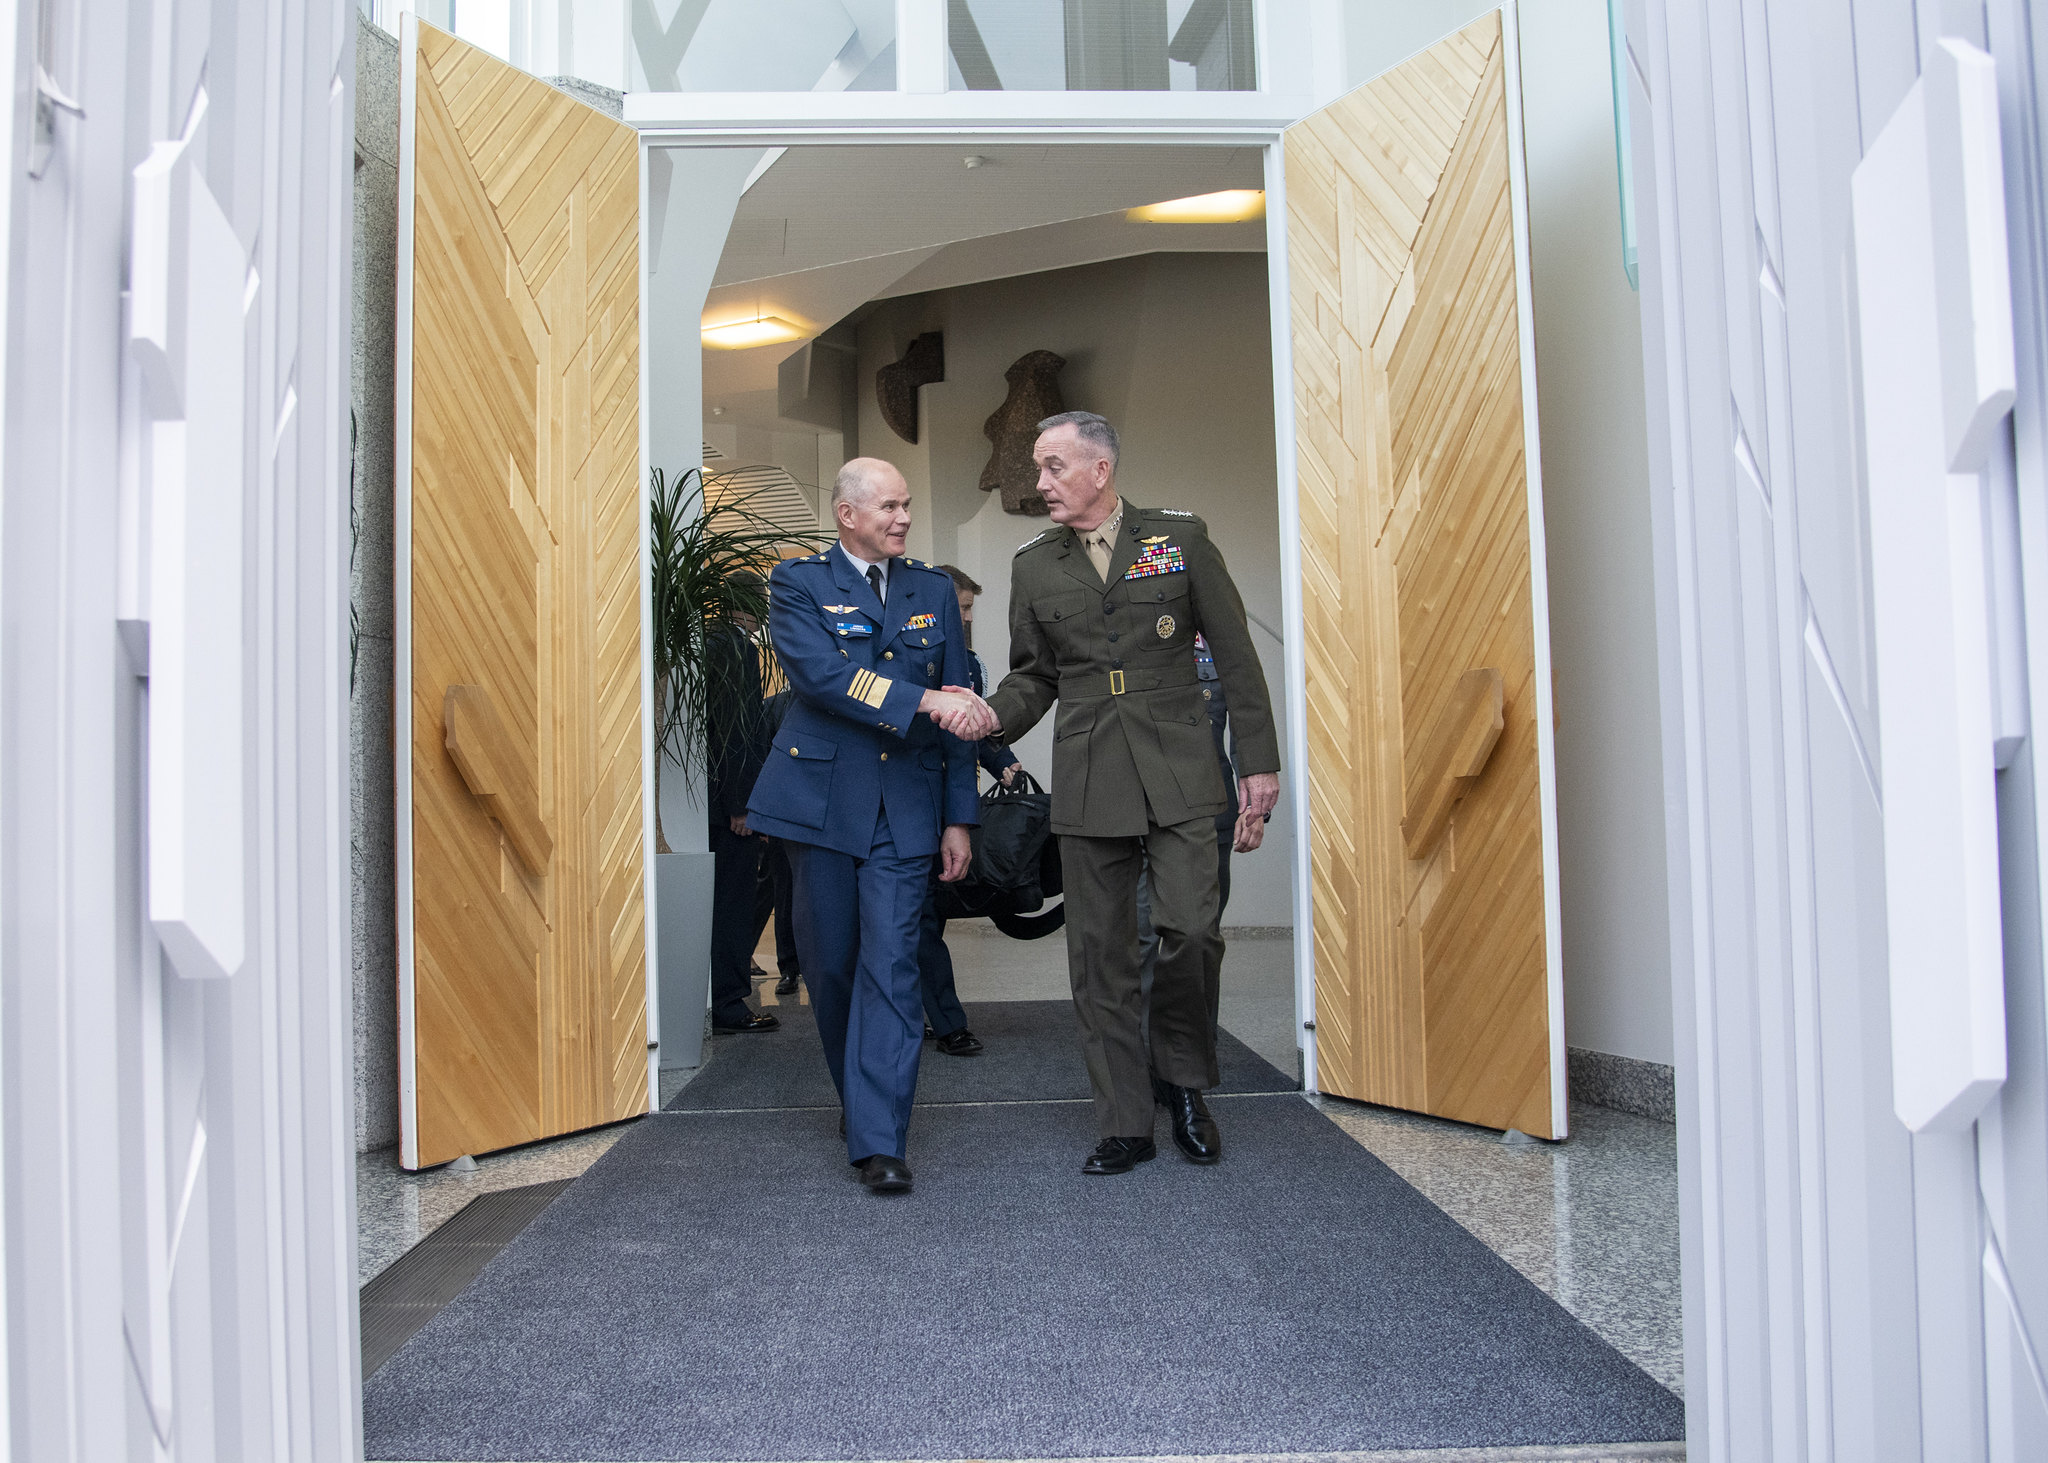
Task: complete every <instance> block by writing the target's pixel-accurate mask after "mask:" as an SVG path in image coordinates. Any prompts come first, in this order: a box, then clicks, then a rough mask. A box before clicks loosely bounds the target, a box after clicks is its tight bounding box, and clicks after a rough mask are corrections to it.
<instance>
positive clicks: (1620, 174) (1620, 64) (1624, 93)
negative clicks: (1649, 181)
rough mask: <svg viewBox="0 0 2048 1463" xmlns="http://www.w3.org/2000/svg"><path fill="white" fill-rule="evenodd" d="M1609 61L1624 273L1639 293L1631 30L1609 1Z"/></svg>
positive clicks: (1616, 5)
mask: <svg viewBox="0 0 2048 1463" xmlns="http://www.w3.org/2000/svg"><path fill="white" fill-rule="evenodd" d="M1607 59H1608V75H1609V81H1610V85H1611V86H1612V87H1613V89H1614V175H1615V180H1616V186H1617V187H1618V189H1619V191H1620V194H1621V272H1622V273H1623V274H1625V275H1627V276H1628V287H1629V288H1630V289H1637V288H1639V285H1638V284H1637V281H1636V177H1635V166H1634V158H1633V155H1632V154H1633V151H1634V149H1633V148H1632V147H1631V146H1630V145H1629V121H1628V73H1629V63H1628V30H1627V26H1626V23H1625V22H1624V20H1623V17H1622V12H1621V0H1607Z"/></svg>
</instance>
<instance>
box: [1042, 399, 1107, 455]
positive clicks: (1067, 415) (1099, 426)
mask: <svg viewBox="0 0 2048 1463" xmlns="http://www.w3.org/2000/svg"><path fill="white" fill-rule="evenodd" d="M1054 427H1072V428H1073V429H1074V431H1075V432H1076V433H1077V434H1078V435H1079V436H1080V438H1081V440H1082V441H1084V442H1091V443H1093V444H1094V445H1095V447H1096V449H1097V450H1098V451H1100V452H1101V454H1102V455H1103V456H1104V457H1107V458H1108V459H1109V465H1110V466H1111V467H1115V466H1116V463H1117V455H1118V446H1117V438H1116V428H1115V427H1112V426H1111V425H1110V424H1109V418H1108V417H1099V416H1097V415H1096V414H1095V413H1094V412H1092V411H1063V412H1061V413H1060V414H1059V415H1058V416H1056V417H1047V418H1046V419H1045V420H1044V421H1042V422H1040V423H1039V424H1038V433H1039V435H1040V436H1044V435H1045V434H1046V433H1047V432H1050V431H1051V430H1052V429H1053V428H1054Z"/></svg>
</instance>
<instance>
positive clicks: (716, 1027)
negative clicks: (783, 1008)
mask: <svg viewBox="0 0 2048 1463" xmlns="http://www.w3.org/2000/svg"><path fill="white" fill-rule="evenodd" d="M781 1025H782V1021H781V1020H780V1018H778V1017H777V1016H776V1015H775V1013H774V1012H772V1011H749V1012H748V1013H747V1014H746V1018H745V1019H744V1020H742V1021H739V1022H736V1023H735V1022H728V1021H720V1020H718V1019H717V1018H716V1017H713V1018H712V1021H711V1029H712V1030H713V1031H715V1032H717V1033H718V1034H719V1035H721V1036H731V1035H732V1034H733V1033H734V1032H740V1031H774V1030H776V1029H777V1028H778V1027H780V1026H781Z"/></svg>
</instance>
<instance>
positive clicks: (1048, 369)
mask: <svg viewBox="0 0 2048 1463" xmlns="http://www.w3.org/2000/svg"><path fill="white" fill-rule="evenodd" d="M1066 364H1067V358H1066V357H1065V356H1060V355H1055V354H1053V352H1051V351H1032V352H1031V353H1030V354H1029V355H1024V356H1019V357H1018V358H1017V360H1016V362H1015V363H1014V364H1013V365H1012V366H1011V367H1010V369H1009V370H1007V371H1005V372H1004V373H1003V379H1004V380H1006V381H1008V382H1009V383H1010V394H1009V395H1008V396H1007V397H1005V398H1004V399H1003V404H1002V405H1001V406H999V407H997V408H996V409H995V411H994V413H993V414H992V415H991V416H990V417H989V419H988V421H987V422H985V423H983V425H982V428H981V430H982V431H983V433H985V434H986V435H987V437H988V440H989V442H990V443H991V444H992V450H991V451H990V452H989V455H988V466H986V467H984V468H983V469H982V470H981V490H982V491H983V492H984V493H994V492H1001V493H1002V495H1003V511H1004V512H1005V513H1026V514H1031V515H1033V516H1036V517H1043V516H1044V514H1045V512H1046V507H1045V499H1043V498H1041V497H1039V496H1038V464H1037V463H1035V462H1033V461H1032V460H1031V447H1032V444H1033V443H1034V442H1036V441H1037V440H1038V424H1039V423H1040V422H1042V421H1044V420H1045V419H1046V418H1047V417H1050V416H1057V415H1058V414H1059V413H1061V412H1063V411H1065V410H1066V409H1067V405H1066V400H1065V398H1064V397H1062V396H1061V395H1060V372H1061V371H1062V370H1064V369H1066Z"/></svg>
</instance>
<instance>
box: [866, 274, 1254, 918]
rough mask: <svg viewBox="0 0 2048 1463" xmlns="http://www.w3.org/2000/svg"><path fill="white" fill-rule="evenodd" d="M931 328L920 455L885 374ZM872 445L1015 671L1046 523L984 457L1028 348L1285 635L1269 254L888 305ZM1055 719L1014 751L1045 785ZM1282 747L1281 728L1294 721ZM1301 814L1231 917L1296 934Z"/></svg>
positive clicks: (992, 664) (869, 410) (1243, 872)
mask: <svg viewBox="0 0 2048 1463" xmlns="http://www.w3.org/2000/svg"><path fill="white" fill-rule="evenodd" d="M922 330H943V331H944V332H945V337H946V379H945V380H944V381H942V382H939V383H936V384H934V385H931V386H927V387H926V388H925V389H924V393H923V407H922V422H921V425H920V430H919V441H918V443H917V444H916V445H915V446H913V445H912V444H910V443H907V442H905V441H903V440H902V439H901V438H900V437H898V436H896V434H895V433H894V432H892V431H890V430H889V428H888V427H887V426H886V425H884V424H883V422H882V420H881V416H880V413H879V412H878V411H877V410H876V408H875V402H874V373H875V371H876V369H877V368H878V367H880V366H882V365H885V364H887V363H888V362H890V361H893V360H895V359H897V357H898V356H899V355H900V354H901V352H902V350H903V347H904V346H905V345H907V344H908V343H909V341H910V338H911V337H912V336H914V335H916V334H917V333H918V332H919V331H922ZM859 343H860V382H861V394H860V410H861V418H860V442H861V450H862V451H863V452H865V453H868V454H869V455H872V456H880V457H886V458H888V459H889V460H890V461H892V462H895V463H896V464H897V465H898V466H899V467H901V468H903V470H904V475H905V477H906V478H908V479H909V480H910V483H911V490H912V492H913V494H915V495H916V497H917V503H918V506H917V527H916V528H915V529H914V531H913V534H912V547H911V550H910V552H911V553H912V554H913V555H915V556H917V557H920V558H923V557H927V556H929V557H931V558H933V559H935V560H938V561H940V562H951V563H954V564H957V565H959V566H960V567H961V568H963V569H965V570H966V571H967V572H968V573H970V574H972V575H973V576H974V577H975V578H976V579H978V580H979V581H981V584H982V586H983V588H984V589H985V591H986V593H985V595H984V597H983V599H982V601H981V603H980V604H979V605H977V606H976V610H975V641H974V644H975V648H976V649H977V650H979V651H980V652H981V654H982V657H983V659H985V660H986V661H987V662H988V664H989V670H990V672H991V673H992V674H993V675H996V676H998V677H999V676H1001V674H1002V673H1003V670H1004V668H1005V667H1006V666H1007V665H1008V663H1009V634H1008V611H1009V605H1008V601H1009V571H1010V559H1011V556H1012V554H1013V553H1014V551H1015V550H1016V548H1017V547H1018V546H1019V545H1020V544H1022V543H1024V542H1025V541H1026V540H1028V539H1030V538H1031V537H1032V536H1033V535H1035V534H1037V533H1038V532H1039V531H1040V530H1041V529H1043V528H1045V527H1047V526H1048V520H1046V519H1043V518H1023V517H1018V516H1014V515H1011V514H1006V513H1004V512H1003V511H1002V504H1001V501H1000V499H999V497H998V495H996V494H993V493H989V494H984V493H982V492H981V491H980V489H979V487H978V486H977V481H978V479H979V477H980V475H981V469H982V465H983V464H984V463H986V462H987V460H988V454H989V443H988V439H987V438H986V437H985V436H983V435H982V423H983V422H985V421H986V420H987V419H988V416H989V414H990V413H991V412H993V411H995V410H996V408H997V407H999V406H1000V405H1002V402H1003V399H1004V396H1005V395H1006V393H1007V390H1008V387H1007V386H1006V384H1005V382H1004V380H1003V372H1004V371H1005V370H1006V369H1008V367H1009V365H1010V363H1011V362H1013V361H1015V360H1016V359H1017V358H1018V357H1019V356H1021V355H1024V354H1025V353H1026V352H1028V351H1033V350H1041V349H1043V350H1051V351H1057V352H1058V353H1059V354H1061V355H1063V356H1065V357H1066V358H1067V368H1066V371H1065V372H1064V374H1063V375H1062V378H1061V387H1062V390H1063V391H1064V393H1065V397H1066V403H1067V405H1068V407H1069V408H1074V409H1083V410H1088V411H1098V412H1101V413H1102V414H1103V415H1104V416H1106V417H1108V418H1109V419H1110V420H1111V421H1112V422H1114V423H1115V424H1116V426H1117V430H1118V431H1119V432H1120V433H1121V434H1122V437H1123V467H1122V470H1121V472H1120V474H1119V485H1120V487H1121V488H1122V490H1123V491H1124V492H1125V493H1126V494H1127V495H1128V496H1129V497H1130V499H1131V501H1133V502H1135V503H1139V504H1141V505H1144V506H1147V507H1160V508H1185V509H1188V510H1189V511H1190V512H1194V513H1198V514H1200V515H1201V516H1202V517H1203V518H1204V519H1206V520H1207V521H1208V524H1209V530H1210V534H1211V536H1212V537H1213V538H1214V539H1215V540H1216V543H1217V545H1218V546H1219V547H1220V548H1221V549H1222V550H1223V553H1224V556H1225V558H1226V560H1227V561H1228V563H1229V565H1230V569H1231V573H1232V576H1233V577H1234V578H1235V579H1236V581H1237V586H1238V589H1239V591H1240V592H1241V593H1242V594H1243V596H1244V600H1245V606H1246V608H1247V609H1248V610H1249V611H1250V612H1251V614H1252V615H1254V616H1255V617H1257V619H1260V620H1263V621H1264V622H1265V623H1266V625H1268V626H1270V627H1272V628H1273V629H1274V630H1278V628H1279V627H1280V624H1281V617H1280V534H1279V517H1278V501H1279V500H1278V491H1277V485H1276V481H1275V478H1274V460H1273V388H1272V361H1271V335H1270V323H1269V315H1268V306H1267V293H1266V261H1265V256H1264V255H1261V254H1154V255H1148V256H1144V257H1141V258H1136V259H1122V260H1116V261H1114V262H1111V263H1107V264H1095V265H1087V266H1084V267H1082V268H1078V269H1070V270H1058V271H1054V272H1051V273H1047V274H1036V275H1026V276H1023V277H1021V278H1017V279H1008V280H998V281H995V282H992V283H988V284H980V285H970V286H967V287H965V288H962V289H957V290H944V291H938V292H935V293H933V294H929V295H920V296H914V297H911V298H908V299H904V300H891V301H889V302H887V303H885V304H884V305H882V306H881V307H880V308H879V309H878V310H877V311H876V312H875V313H874V314H873V315H871V316H869V317H868V319H867V320H865V321H864V322H862V324H861V326H860V331H859ZM1252 639H1253V642H1254V643H1255V644H1256V645H1257V646H1258V648H1259V653H1260V657H1261V659H1262V660H1263V662H1264V664H1265V670H1266V681H1267V685H1268V688H1269V690H1270V691H1271V692H1272V693H1273V712H1274V716H1275V717H1276V719H1277V718H1279V717H1280V716H1281V715H1282V714H1283V711H1284V707H1283V705H1282V698H1281V695H1280V687H1281V685H1282V675H1283V671H1284V663H1283V660H1282V655H1281V647H1280V643H1279V641H1278V640H1276V639H1275V638H1274V637H1273V635H1272V634H1271V633H1269V632H1268V631H1267V630H1264V629H1261V628H1260V627H1259V626H1258V625H1256V624H1254V625H1253V627H1252ZM1050 736H1051V730H1050V720H1049V719H1048V722H1047V723H1046V724H1045V725H1042V726H1041V727H1040V728H1038V729H1037V730H1036V731H1034V732H1033V733H1032V734H1031V735H1030V736H1028V737H1026V738H1025V739H1024V741H1023V742H1022V744H1021V745H1020V747H1019V753H1020V755H1021V756H1022V757H1023V759H1024V761H1025V764H1026V765H1027V766H1028V767H1029V768H1030V769H1031V771H1032V772H1033V773H1034V774H1035V775H1036V776H1038V777H1039V778H1040V779H1041V780H1044V779H1045V777H1046V775H1047V773H1048V772H1049V771H1050V769H1051V752H1050V745H1051V744H1050ZM1282 740H1283V745H1284V740H1285V730H1284V727H1283V728H1282ZM1292 819H1293V810H1292V809H1291V808H1290V807H1288V806H1287V805H1286V804H1285V803H1284V802H1283V803H1282V806H1281V808H1280V811H1279V813H1278V814H1277V815H1276V816H1275V818H1274V820H1273V826H1272V828H1271V829H1270V830H1269V831H1268V833H1267V836H1266V846H1265V847H1264V848H1263V849H1262V850H1260V851H1259V852H1258V853H1255V854H1249V855H1244V856H1241V857H1239V858H1238V859H1236V860H1234V861H1233V864H1232V871H1231V881H1232V886H1231V899H1230V908H1229V910H1228V912H1227V913H1226V914H1225V916H1224V922H1225V924H1226V925H1290V924H1292V923H1293V918H1292V894H1291V886H1292V880H1291V872H1290V869H1289V867H1288V862H1287V852H1286V851H1287V850H1288V849H1289V848H1290V847H1291V846H1292V843H1293V833H1292V831H1291V825H1292Z"/></svg>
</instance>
